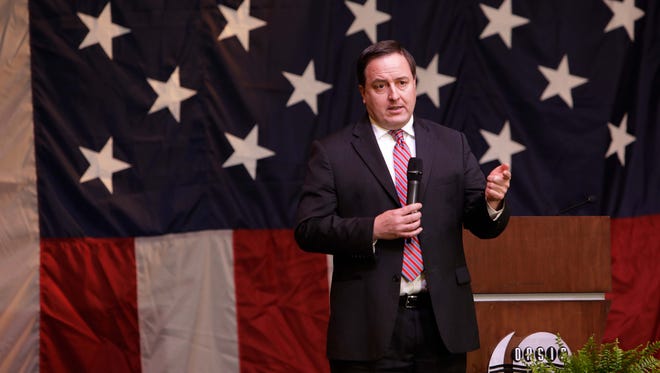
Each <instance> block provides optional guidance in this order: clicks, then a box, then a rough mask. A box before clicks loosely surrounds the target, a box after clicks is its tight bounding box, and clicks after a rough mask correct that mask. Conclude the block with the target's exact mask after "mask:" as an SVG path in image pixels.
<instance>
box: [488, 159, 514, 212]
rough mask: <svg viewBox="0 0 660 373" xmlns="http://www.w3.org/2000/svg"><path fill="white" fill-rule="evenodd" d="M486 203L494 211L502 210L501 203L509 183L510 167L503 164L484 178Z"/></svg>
mask: <svg viewBox="0 0 660 373" xmlns="http://www.w3.org/2000/svg"><path fill="white" fill-rule="evenodd" d="M486 181H487V182H486V202H488V205H489V206H490V207H492V208H493V209H494V210H499V209H501V208H502V203H503V202H502V201H504V196H505V195H506V192H507V190H509V183H510V181H511V167H509V165H508V164H506V163H504V164H501V165H499V166H497V167H496V168H495V169H494V170H493V171H491V172H490V174H489V175H488V177H487V178H486Z"/></svg>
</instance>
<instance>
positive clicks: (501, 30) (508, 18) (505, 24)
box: [479, 0, 529, 49]
mask: <svg viewBox="0 0 660 373" xmlns="http://www.w3.org/2000/svg"><path fill="white" fill-rule="evenodd" d="M479 6H481V10H482V11H483V12H484V14H485V15H486V18H488V24H487V25H486V28H484V30H483V31H482V32H481V35H480V36H479V39H484V38H487V37H489V36H491V35H495V34H499V35H500V38H502V41H503V42H504V44H506V46H507V47H508V48H509V49H511V30H512V29H513V28H515V27H518V26H522V25H524V24H527V23H529V19H527V18H524V17H520V16H517V15H515V14H513V11H512V9H511V0H504V2H503V3H502V5H500V7H499V8H497V9H495V8H491V7H489V6H488V5H484V4H479Z"/></svg>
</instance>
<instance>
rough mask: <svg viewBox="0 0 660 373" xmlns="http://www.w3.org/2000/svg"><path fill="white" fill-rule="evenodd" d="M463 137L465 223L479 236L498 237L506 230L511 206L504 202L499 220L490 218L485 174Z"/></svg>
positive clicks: (463, 136)
mask: <svg viewBox="0 0 660 373" xmlns="http://www.w3.org/2000/svg"><path fill="white" fill-rule="evenodd" d="M461 139H462V141H463V162H464V164H465V174H464V176H465V177H464V180H465V188H464V201H465V217H464V220H463V225H464V227H465V228H466V229H468V230H469V231H470V232H472V234H474V235H475V236H477V237H479V238H493V237H497V236H498V235H499V234H500V233H502V232H503V231H504V228H506V225H507V224H508V222H509V216H510V211H509V208H508V206H507V204H506V203H504V210H503V211H502V214H501V215H500V217H499V218H498V219H497V220H493V219H491V218H490V215H489V214H488V207H487V205H486V197H485V194H484V189H485V187H486V184H485V183H486V181H485V177H484V174H483V172H481V167H480V166H479V163H478V162H477V159H476V158H475V156H474V154H473V153H472V150H470V146H469V144H468V142H467V138H466V137H465V135H464V134H461Z"/></svg>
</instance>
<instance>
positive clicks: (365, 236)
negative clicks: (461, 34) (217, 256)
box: [295, 40, 511, 372]
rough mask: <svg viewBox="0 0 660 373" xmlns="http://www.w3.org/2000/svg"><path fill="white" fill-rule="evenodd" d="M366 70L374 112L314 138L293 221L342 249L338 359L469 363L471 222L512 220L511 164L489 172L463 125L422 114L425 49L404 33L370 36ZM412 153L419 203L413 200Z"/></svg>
mask: <svg viewBox="0 0 660 373" xmlns="http://www.w3.org/2000/svg"><path fill="white" fill-rule="evenodd" d="M357 74H358V83H359V87H358V88H359V90H360V93H361V95H362V101H363V102H364V104H365V106H366V109H367V114H368V115H367V116H365V117H364V119H363V120H361V121H360V122H358V123H356V124H355V125H352V126H348V127H345V128H344V129H342V130H340V131H339V132H337V133H335V134H333V135H331V136H329V137H327V138H325V139H323V140H321V141H316V142H314V144H313V145H312V154H311V157H310V160H309V164H308V170H307V177H306V179H305V183H304V186H303V191H302V196H301V200H300V204H299V206H298V223H297V226H296V229H295V236H296V240H297V242H298V244H299V245H300V247H301V248H302V249H303V250H305V251H312V252H319V253H326V254H332V255H333V260H334V264H333V267H334V268H333V274H332V289H331V295H330V323H329V326H328V340H327V355H328V358H329V360H330V367H331V370H332V371H333V372H380V371H388V372H392V371H394V372H465V368H466V366H465V365H466V362H465V361H466V352H467V351H470V350H473V349H476V348H478V347H479V336H478V330H477V322H476V317H475V310H474V301H473V297H472V290H471V287H470V274H469V272H468V268H467V266H466V262H465V255H464V252H463V242H462V228H465V229H469V230H470V231H471V232H472V233H473V234H475V235H476V236H478V237H481V238H491V237H495V236H497V235H498V234H500V233H501V232H502V231H503V230H504V228H505V227H506V224H507V222H508V218H509V211H508V208H507V206H506V205H505V204H504V196H505V194H506V192H507V190H508V187H509V180H510V179H511V173H510V170H509V166H508V165H500V166H498V167H497V168H495V169H494V170H493V171H492V172H491V173H490V174H489V176H488V178H487V179H486V178H484V175H483V173H482V172H481V169H480V167H479V164H478V163H477V161H476V158H475V157H474V155H473V154H472V152H471V150H470V147H469V145H468V143H467V139H466V137H465V136H464V135H463V134H462V133H460V132H458V131H455V130H452V129H449V128H448V127H444V126H441V125H439V124H436V123H433V122H431V121H428V120H424V119H421V118H416V117H414V118H413V111H414V108H415V100H416V96H417V92H416V75H415V61H414V59H413V57H412V56H411V55H410V53H408V52H407V51H406V50H405V49H404V48H403V47H401V45H400V44H399V43H398V42H396V41H391V40H390V41H383V42H379V43H376V44H374V45H372V46H370V47H368V48H366V49H365V50H364V51H363V52H362V53H361V55H360V57H359V59H358V63H357ZM397 130H402V131H397ZM411 156H412V157H417V158H418V159H421V160H422V161H423V175H422V179H421V184H420V189H419V201H420V202H421V203H419V202H417V203H411V204H409V205H406V197H405V195H406V193H405V191H406V187H407V180H405V177H406V173H405V170H403V171H402V170H401V167H402V166H401V164H402V163H405V166H407V159H408V157H411ZM397 189H398V190H397ZM422 227H423V230H422ZM420 249H421V254H420V252H419V251H420ZM404 252H405V253H404Z"/></svg>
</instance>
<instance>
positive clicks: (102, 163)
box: [78, 137, 131, 194]
mask: <svg viewBox="0 0 660 373" xmlns="http://www.w3.org/2000/svg"><path fill="white" fill-rule="evenodd" d="M78 148H79V149H80V151H81V152H82V153H83V155H84V156H85V158H86V159H87V162H89V167H88V168H87V170H86V171H85V173H84V174H83V175H82V177H81V178H80V182H81V183H84V182H87V181H90V180H94V179H101V181H102V182H103V185H105V187H106V188H108V191H110V194H112V192H113V190H112V174H114V173H115V172H119V171H121V170H125V169H127V168H130V167H131V165H130V164H128V163H126V162H123V161H120V160H119V159H116V158H114V157H113V155H112V137H110V138H109V139H108V141H107V142H106V143H105V145H104V146H103V149H101V151H100V152H95V151H93V150H90V149H87V148H84V147H82V146H79V147H78Z"/></svg>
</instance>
